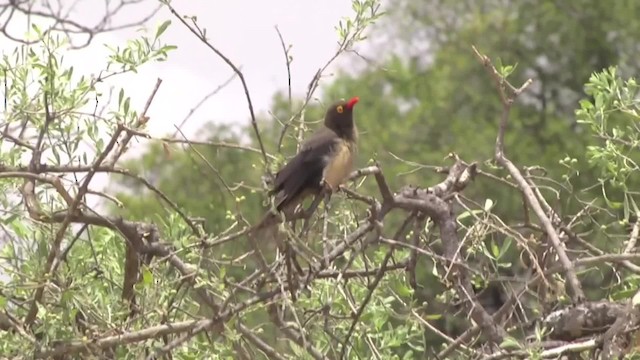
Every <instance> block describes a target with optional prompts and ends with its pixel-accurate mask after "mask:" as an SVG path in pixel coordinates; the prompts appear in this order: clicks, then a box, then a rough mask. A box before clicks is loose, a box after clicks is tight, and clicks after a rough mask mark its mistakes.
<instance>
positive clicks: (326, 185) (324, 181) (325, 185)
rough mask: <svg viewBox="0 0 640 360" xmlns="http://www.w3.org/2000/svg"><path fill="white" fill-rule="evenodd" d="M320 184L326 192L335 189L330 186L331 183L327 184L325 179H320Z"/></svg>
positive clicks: (331, 192)
mask: <svg viewBox="0 0 640 360" xmlns="http://www.w3.org/2000/svg"><path fill="white" fill-rule="evenodd" d="M320 186H321V187H322V189H323V190H324V191H325V192H326V193H329V194H333V192H334V191H335V189H334V188H333V186H331V184H329V183H328V182H327V181H326V180H325V179H322V180H321V181H320Z"/></svg>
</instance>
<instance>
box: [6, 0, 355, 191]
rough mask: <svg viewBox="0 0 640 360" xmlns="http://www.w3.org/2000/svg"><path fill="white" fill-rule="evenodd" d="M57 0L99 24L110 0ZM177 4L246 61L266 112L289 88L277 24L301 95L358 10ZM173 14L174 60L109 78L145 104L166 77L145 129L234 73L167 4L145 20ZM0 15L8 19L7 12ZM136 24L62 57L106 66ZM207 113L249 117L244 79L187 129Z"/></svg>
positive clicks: (77, 68)
mask: <svg viewBox="0 0 640 360" xmlns="http://www.w3.org/2000/svg"><path fill="white" fill-rule="evenodd" d="M59 3H61V4H63V7H65V8H69V7H70V6H72V10H71V12H70V15H69V17H70V18H71V19H73V20H75V21H77V22H80V23H82V24H83V25H87V26H91V25H93V24H94V23H95V22H96V21H97V20H98V19H100V18H101V17H102V16H103V14H104V1H98V0H59ZM74 3H75V5H73V4H74ZM172 5H173V6H174V7H175V8H176V9H177V11H178V12H180V13H181V14H182V15H197V18H198V23H199V25H200V26H201V27H204V28H206V29H207V35H208V36H209V39H210V42H211V43H212V44H213V45H214V46H216V47H217V48H218V49H219V50H220V51H222V52H223V53H224V54H225V55H226V56H227V57H229V58H230V59H231V60H232V61H233V62H234V63H235V64H236V66H239V67H242V71H243V73H244V76H245V78H246V81H247V83H248V86H249V90H250V93H251V96H252V101H253V104H254V110H255V112H256V114H258V113H261V112H262V113H264V112H266V111H267V110H268V109H269V107H270V102H271V99H272V95H273V94H274V93H275V92H276V91H277V90H286V88H287V74H286V66H285V58H284V54H283V51H282V47H281V44H280V40H279V38H278V35H277V33H276V30H275V26H276V25H277V26H278V27H279V29H280V32H281V33H282V35H283V37H284V40H285V44H287V45H289V44H291V45H292V50H291V55H292V56H293V63H292V64H291V72H292V88H293V93H294V95H299V96H302V95H303V94H304V93H305V92H306V90H307V85H308V83H309V81H310V80H311V79H312V77H313V75H314V74H315V72H316V71H317V70H318V69H319V68H320V67H322V66H323V65H324V64H325V63H326V62H327V61H328V60H329V59H330V58H331V57H332V56H333V54H334V53H335V51H336V49H337V41H338V34H337V32H336V30H335V26H336V25H337V24H338V21H339V20H340V19H341V18H343V17H345V16H351V15H352V9H351V1H350V0H320V1H319V0H269V1H263V0H233V1H230V0H226V1H215V0H173V2H172ZM155 6H157V2H156V1H154V0H147V1H146V2H143V3H142V4H141V5H137V6H136V7H135V8H134V7H131V8H129V9H131V10H125V11H124V12H123V13H122V14H119V15H118V16H117V17H116V18H115V20H114V21H113V23H114V24H121V23H124V22H131V21H135V20H137V19H139V18H140V17H141V16H143V15H144V14H148V13H150V12H151V10H152V9H153V8H154V7H155ZM167 19H171V20H172V25H171V26H170V27H169V29H168V30H167V31H166V32H165V34H164V35H163V37H162V39H163V41H164V43H165V44H172V45H177V46H178V49H177V50H175V51H173V52H171V53H170V56H169V59H168V61H166V62H161V63H148V64H146V65H144V66H143V67H142V68H141V69H140V71H139V72H138V73H137V74H132V73H131V74H125V75H121V76H118V77H115V78H112V79H110V80H109V82H108V85H109V86H114V87H115V96H116V100H115V101H117V91H118V90H119V88H121V87H123V88H124V89H125V92H126V94H127V95H128V96H130V97H131V98H132V102H131V107H132V108H133V109H135V110H137V111H139V112H140V111H141V110H142V108H143V106H144V103H145V102H146V99H147V98H148V96H149V94H150V93H151V90H152V88H153V86H154V84H155V82H156V79H157V78H158V77H159V78H161V79H162V80H163V83H162V85H161V87H160V90H159V92H158V93H157V95H156V97H155V99H154V102H153V104H152V105H151V108H150V111H149V112H148V114H147V115H149V116H150V118H151V121H150V123H149V125H148V127H147V131H148V132H149V133H151V134H152V135H154V136H164V135H167V134H172V133H173V132H174V130H175V127H174V125H178V124H180V123H181V122H182V120H183V118H184V117H185V116H186V115H187V114H188V113H189V111H190V110H191V109H192V108H193V106H195V105H196V104H197V103H198V102H199V101H200V99H201V98H203V97H204V96H205V95H206V94H208V93H209V92H211V91H212V90H214V89H215V88H217V87H218V86H219V85H220V84H221V83H223V82H225V81H226V80H227V79H228V78H229V77H230V76H231V75H232V74H233V72H232V70H231V69H230V68H229V67H228V65H227V64H225V63H224V62H223V61H222V60H221V59H220V58H218V57H217V55H216V54H215V53H213V52H212V51H211V50H210V49H208V48H207V47H206V46H205V45H204V44H203V43H201V42H200V41H199V40H198V39H197V38H196V37H195V36H194V35H193V34H191V33H190V32H189V31H188V30H187V29H186V28H185V27H184V26H183V25H182V24H181V23H180V22H179V21H178V20H177V19H175V18H174V17H173V16H172V15H171V14H170V13H169V11H168V10H167V9H166V8H163V9H162V10H161V11H160V12H159V13H158V14H156V16H155V17H154V18H153V19H151V20H150V21H148V22H147V27H148V28H149V30H150V34H153V31H155V28H156V27H157V25H159V24H160V23H162V22H163V21H165V20H167ZM0 21H1V22H3V23H4V19H0ZM34 22H35V23H37V24H39V25H40V26H41V27H45V28H46V26H47V24H46V23H42V22H41V21H39V20H34ZM27 29H28V23H27V18H26V17H24V16H22V17H21V16H19V15H14V17H13V18H12V20H11V24H10V27H9V29H8V30H9V31H10V32H11V33H12V34H13V35H14V36H16V37H20V36H22V34H24V33H25V32H26V31H27ZM137 29H138V28H132V29H126V30H119V31H116V32H111V33H107V34H102V35H99V36H97V37H96V38H95V39H94V40H93V41H92V43H91V45H90V46H88V47H87V48H84V49H80V50H75V51H72V52H69V53H68V54H66V55H65V57H64V60H65V62H64V64H65V65H71V66H74V73H75V74H83V75H89V74H98V73H99V72H100V71H101V70H103V69H104V67H105V66H106V61H107V54H108V50H107V49H106V48H105V47H104V44H109V45H112V46H117V45H121V46H123V45H124V44H125V43H126V41H127V40H128V39H131V38H133V37H135V36H136V30H137ZM17 45H18V44H17V43H15V42H12V41H11V40H9V39H7V38H5V37H4V36H3V35H1V34H0V51H1V52H2V53H11V52H13V50H14V49H15V47H16V46H17ZM346 59H347V57H346V56H343V57H342V58H339V59H338V61H336V62H335V63H334V66H333V69H335V66H336V65H345V64H346V62H345V60H346ZM351 59H353V57H351ZM341 60H342V61H341ZM331 72H332V68H329V69H328V71H326V72H325V73H324V76H325V78H324V79H323V82H324V83H326V82H328V81H331V77H327V75H330V74H331ZM107 89H108V88H107V87H105V88H104V89H103V90H104V91H105V92H106V91H107ZM344 96H345V97H347V96H350V94H344ZM115 106H117V102H116V103H115ZM92 109H93V104H91V110H92ZM208 121H215V122H245V123H248V121H249V111H248V108H247V103H246V99H245V95H244V92H243V90H242V87H241V83H240V81H239V80H238V79H235V80H234V81H233V82H232V83H231V84H230V85H229V86H227V87H226V88H225V89H223V90H222V91H220V92H219V93H218V94H217V95H216V96H214V97H212V98H210V99H209V100H208V101H207V102H206V103H205V104H204V105H203V106H201V107H200V108H199V109H198V111H197V112H196V113H195V114H194V115H193V116H192V117H191V118H190V120H189V122H188V123H187V124H186V125H185V126H184V127H183V131H184V132H185V134H187V136H190V137H193V136H195V135H197V130H198V129H199V128H200V126H202V125H203V124H204V123H205V122H208ZM136 144H140V145H142V144H145V141H144V140H141V141H139V142H136V141H134V142H132V144H131V145H133V146H132V148H131V149H130V150H129V151H128V152H127V155H128V157H131V156H135V155H136V153H138V154H139V150H141V149H140V145H136ZM141 175H143V176H144V174H141ZM106 180H107V178H106V175H104V174H99V175H98V176H96V177H95V179H94V181H93V182H92V184H93V185H92V186H91V188H92V189H95V190H99V189H100V188H101V187H102V186H103V185H105V184H106ZM90 202H93V201H90Z"/></svg>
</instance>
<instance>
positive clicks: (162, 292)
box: [0, 0, 640, 359]
mask: <svg viewBox="0 0 640 360" xmlns="http://www.w3.org/2000/svg"><path fill="white" fill-rule="evenodd" d="M23 5H24V4H22V3H21V4H17V3H16V4H10V5H0V8H2V9H4V11H23V12H25V13H27V14H29V13H30V12H29V11H30V10H29V9H28V7H26V6H23ZM159 5H161V6H166V7H169V8H170V9H172V12H173V14H174V15H175V16H174V17H172V18H171V19H167V21H166V22H164V23H163V24H162V25H161V26H160V27H159V28H157V29H153V31H151V32H150V33H149V34H147V35H143V36H140V37H138V38H136V39H132V41H131V42H130V43H129V45H128V47H127V48H120V49H112V53H111V55H110V57H109V59H107V60H106V62H107V63H108V65H109V66H108V69H107V70H106V71H105V72H104V73H103V74H101V78H90V77H88V76H87V74H74V73H73V71H72V69H71V68H69V67H68V66H67V65H65V63H64V61H63V59H62V55H63V53H64V52H65V51H67V50H68V48H69V46H70V45H69V41H68V38H67V37H66V36H65V34H66V35H68V34H69V30H68V29H65V28H60V29H55V28H54V29H49V30H46V31H45V30H44V28H41V27H40V25H39V24H37V22H34V24H33V28H32V30H33V33H32V34H30V35H29V36H31V37H32V38H36V39H37V41H33V42H32V43H29V42H28V41H27V40H26V39H25V40H24V44H23V45H21V46H18V47H16V49H15V52H14V53H8V54H3V59H2V66H0V73H1V74H2V76H3V78H4V79H6V80H5V83H6V85H5V90H4V92H3V94H4V97H5V104H6V106H5V110H4V112H3V118H2V129H3V132H2V134H1V135H0V144H1V146H2V147H1V149H2V152H1V153H0V179H1V180H0V188H1V190H2V195H1V196H0V199H1V200H2V208H3V215H2V229H3V235H2V239H3V242H4V246H3V247H2V273H3V278H2V280H0V310H1V312H0V329H1V330H0V354H2V355H4V356H7V357H11V358H19V357H25V358H26V357H33V356H35V357H36V358H46V357H49V356H52V357H55V356H58V358H74V357H76V356H79V355H78V354H80V353H82V354H83V355H82V356H84V357H87V358H89V357H93V358H131V359H133V358H136V359H137V358H142V357H146V358H149V359H151V358H180V359H182V358H184V359H187V358H194V359H195V358H198V359H199V358H225V359H227V358H246V359H262V358H265V359H266V358H275V359H283V358H292V359H299V358H305V359H306V358H315V359H324V358H329V359H338V358H348V359H361V358H377V359H414V358H415V359H418V358H436V356H438V357H437V358H451V359H456V358H459V359H467V358H486V359H497V358H517V357H522V358H525V357H530V358H548V357H554V356H558V354H570V356H574V358H585V359H586V358H594V357H603V358H607V357H608V356H614V357H615V356H619V355H620V354H628V355H629V356H631V355H630V354H631V353H632V352H633V349H634V348H635V340H634V339H635V336H636V335H635V329H636V328H637V325H638V321H639V319H640V317H638V316H637V314H636V309H635V305H636V301H634V300H633V299H634V295H635V294H636V291H637V287H638V274H640V267H639V265H636V264H637V262H638V257H639V256H638V255H637V254H636V252H635V246H636V241H637V237H638V233H639V232H640V225H639V222H638V219H640V216H639V215H638V213H639V212H640V209H638V206H637V196H638V192H637V191H638V190H637V188H638V178H637V171H638V165H637V161H638V160H639V159H638V157H639V155H638V152H637V145H638V143H639V140H638V139H639V134H640V131H639V129H638V125H637V124H638V120H639V115H638V111H639V109H638V100H637V93H638V85H637V83H636V82H635V80H634V79H633V76H634V75H635V74H637V73H638V71H639V70H640V69H639V67H640V65H639V64H638V62H637V61H635V57H636V54H638V52H639V50H640V49H638V46H639V45H638V42H637V39H638V38H639V37H640V22H638V20H637V19H638V18H639V17H638V16H639V15H640V3H638V4H636V3H635V2H629V1H627V2H616V3H605V2H602V1H600V2H598V1H594V0H579V1H572V2H558V1H551V0H548V1H547V0H543V1H518V2H515V1H513V2H512V1H507V2H505V1H493V0H481V1H457V2H449V1H418V0H390V1H388V2H386V3H383V4H380V3H378V1H376V0H353V13H351V14H345V20H344V21H342V22H341V23H340V24H339V25H338V26H337V27H336V30H337V34H336V40H337V42H338V49H337V52H336V56H338V57H343V56H345V55H347V54H351V55H352V56H351V57H350V59H351V62H350V63H347V65H346V66H347V67H348V70H349V71H346V70H345V69H347V68H344V69H343V70H342V71H340V72H339V75H338V76H337V77H335V79H334V80H333V81H331V82H319V81H318V80H319V75H320V74H318V77H317V78H315V79H313V81H312V82H311V84H310V88H309V93H308V94H306V96H305V97H302V98H295V97H294V98H290V96H289V95H288V91H287V90H288V89H285V90H283V91H282V92H278V93H275V94H273V104H272V109H271V111H270V113H269V114H257V115H253V114H252V116H253V117H252V118H249V119H247V121H246V124H245V125H243V126H241V127H239V128H234V129H231V128H229V127H228V126H225V125H219V124H206V125H205V126H204V127H203V129H202V131H200V134H202V135H201V136H200V137H199V138H195V139H186V138H185V137H184V136H183V134H181V133H179V132H178V133H176V134H173V136H172V134H168V135H167V136H166V137H163V138H152V137H150V136H149V135H147V134H146V132H145V125H146V123H147V121H148V120H149V119H148V118H147V117H146V116H145V112H146V110H145V109H133V108H131V106H130V100H129V98H128V95H127V89H126V88H124V89H121V90H119V92H118V93H117V96H114V98H113V101H112V103H111V104H110V106H111V107H110V111H104V112H102V113H97V112H95V111H94V112H93V113H86V112H84V110H82V109H83V108H84V107H85V105H86V104H88V103H89V102H90V101H93V99H95V98H96V96H97V94H98V93H99V89H97V88H98V87H99V86H97V84H98V83H99V81H100V80H101V79H104V78H107V77H111V76H119V75H120V74H122V73H126V72H132V71H135V69H138V68H140V67H143V66H145V64H146V63H148V62H151V61H157V60H163V59H165V58H167V57H170V56H171V52H172V51H174V50H175V45H177V46H178V47H179V45H180V44H165V43H164V41H163V37H162V34H163V33H164V31H165V30H166V29H167V27H168V26H186V27H189V28H190V29H192V30H193V34H194V36H195V37H197V38H199V39H200V40H201V41H202V46H206V45H207V44H208V42H207V39H206V37H205V36H204V32H203V30H201V29H202V27H201V26H200V25H198V23H197V20H196V21H192V20H191V19H190V18H189V17H184V16H183V15H186V14H180V13H179V12H178V10H176V9H174V8H173V5H172V4H171V3H165V2H160V3H159ZM381 5H382V7H381ZM45 16H48V17H52V18H55V17H58V16H59V15H58V14H56V13H55V12H51V13H50V14H45ZM141 18H142V17H141ZM59 20H60V21H61V23H64V21H63V20H64V19H59ZM7 21H10V20H7ZM145 25H146V24H145V23H144V22H143V21H141V22H140V23H136V24H131V26H145ZM80 30H86V31H89V30H87V29H80ZM80 30H79V31H80ZM101 30H102V31H108V30H109V29H101ZM65 31H66V32H65ZM92 31H95V29H94V30H92ZM5 35H7V34H6V33H5ZM209 45H212V46H214V47H215V44H209ZM283 45H284V44H283ZM472 46H475V49H477V52H476V51H474V49H473V48H472ZM80 51H81V50H80ZM274 51H281V50H280V49H274ZM328 55H330V54H328ZM484 55H486V56H488V57H485V56H484ZM230 65H231V66H232V67H235V65H233V64H230ZM354 69H358V71H354ZM82 75H84V76H82ZM237 75H238V76H239V77H241V72H240V71H238V73H237ZM31 79H36V80H34V81H32V80H31ZM236 81H237V80H236ZM159 86H161V84H160V83H158V84H157V86H156V90H157V88H158V87H159ZM250 91H251V89H250V88H249V89H248V92H249V94H250ZM154 92H155V90H154ZM353 95H358V96H359V97H360V99H361V101H360V102H359V103H358V105H357V109H356V122H357V124H358V127H359V129H360V133H361V136H360V142H359V153H360V157H359V159H358V168H363V169H365V170H364V171H363V172H362V173H361V174H354V179H353V181H350V182H349V184H347V188H348V190H347V191H344V192H339V193H336V194H334V195H333V197H332V200H331V206H330V207H329V208H326V209H325V207H324V206H320V207H319V209H318V210H317V211H316V212H315V213H314V215H313V216H312V218H311V219H312V225H311V230H310V232H309V233H308V234H307V235H306V236H298V235H296V234H297V232H296V231H295V230H292V228H291V227H290V226H289V225H288V224H287V225H282V226H279V227H278V231H277V232H275V233H274V237H275V238H277V239H274V238H271V237H270V238H264V239H258V242H257V243H258V244H257V245H256V244H253V243H252V242H251V241H249V240H250V239H249V237H248V236H247V230H248V229H249V227H250V226H251V225H252V224H255V223H256V222H257V221H258V220H259V219H260V217H261V216H262V215H263V214H264V212H265V211H266V210H267V209H268V197H267V195H266V190H267V188H268V179H269V176H270V175H272V174H273V173H275V171H277V169H278V168H279V167H280V166H281V165H282V164H283V163H284V162H285V161H286V159H287V158H288V157H290V156H291V155H293V154H294V153H295V151H296V148H297V144H298V143H299V141H300V140H301V139H302V138H304V137H305V135H306V134H308V131H312V130H313V129H315V128H317V127H318V126H319V125H320V120H321V119H322V116H323V113H324V110H325V107H326V106H327V104H329V103H331V102H333V101H334V100H335V99H338V98H347V97H350V96H353ZM149 99H150V100H149V101H150V103H151V104H152V103H153V94H151V95H150V98H149ZM512 100H513V103H512ZM105 101H106V99H105ZM500 124H503V125H505V127H501V126H499V125H500ZM238 129H239V130H238ZM502 136H504V141H503V143H501V141H496V138H498V140H500V139H501V138H502ZM134 138H135V139H137V140H139V141H144V140H145V139H146V140H147V142H148V147H147V148H146V151H145V152H144V153H143V154H141V155H140V157H139V158H132V159H130V160H121V159H120V158H121V156H122V154H124V153H125V152H126V150H127V145H128V144H129V143H130V142H131V141H132V139H134ZM87 144H88V145H89V146H87ZM502 150H504V154H502ZM503 155H504V156H503ZM378 165H379V166H378ZM434 170H435V171H434ZM97 173H105V174H108V176H109V186H108V188H107V189H106V190H104V191H99V189H95V188H94V187H93V185H92V184H93V183H92V180H93V178H94V176H95V174H97ZM382 180H384V181H382ZM409 185H412V186H414V187H412V188H410V187H407V186H409ZM416 189H420V190H416ZM424 189H429V191H423V190H424ZM387 191H390V194H389V193H387ZM88 194H94V195H95V194H97V195H99V196H102V197H103V198H104V199H105V202H104V204H105V205H106V210H105V209H92V208H90V207H89V206H88V205H87V204H86V203H85V200H84V199H85V197H86V195H88ZM392 209H393V211H391V210H392ZM299 228H300V224H298V226H297V227H296V228H295V229H297V230H299ZM452 229H453V231H450V230H452ZM325 246H326V247H327V248H328V249H329V252H330V259H329V260H331V261H329V262H327V261H324V259H325V257H326V255H323V247H325ZM292 253H295V254H297V258H298V260H299V261H300V262H301V264H302V265H303V266H302V271H301V273H299V274H298V273H296V272H295V270H294V269H292V268H291V261H292V259H291V254H292ZM261 256H263V257H264V258H266V261H267V262H268V263H267V264H263V263H262V262H261V261H259V259H260V257H261ZM576 309H578V310H576ZM572 311H582V312H581V314H583V315H581V317H577V316H576V314H575V312H572ZM550 314H554V316H550ZM584 314H586V315H584ZM603 314H604V315H603ZM576 318H579V321H578V322H577V323H576V322H575V321H574V322H566V319H574V320H575V319H576ZM587 324H588V326H587Z"/></svg>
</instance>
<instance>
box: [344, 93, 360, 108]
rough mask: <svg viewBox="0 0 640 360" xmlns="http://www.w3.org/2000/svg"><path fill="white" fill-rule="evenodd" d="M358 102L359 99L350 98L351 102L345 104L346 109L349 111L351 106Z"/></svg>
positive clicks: (355, 97)
mask: <svg viewBox="0 0 640 360" xmlns="http://www.w3.org/2000/svg"><path fill="white" fill-rule="evenodd" d="M358 101H360V98H359V97H357V96H354V97H352V98H351V100H349V102H348V103H347V109H349V110H351V109H352V108H353V106H354V105H355V104H357V103H358Z"/></svg>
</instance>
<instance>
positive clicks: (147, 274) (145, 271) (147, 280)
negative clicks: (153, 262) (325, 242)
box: [142, 266, 153, 286]
mask: <svg viewBox="0 0 640 360" xmlns="http://www.w3.org/2000/svg"><path fill="white" fill-rule="evenodd" d="M142 283H143V284H144V285H145V286H147V285H151V284H152V283H153V274H152V273H151V271H149V268H148V267H146V266H144V267H143V268H142Z"/></svg>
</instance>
